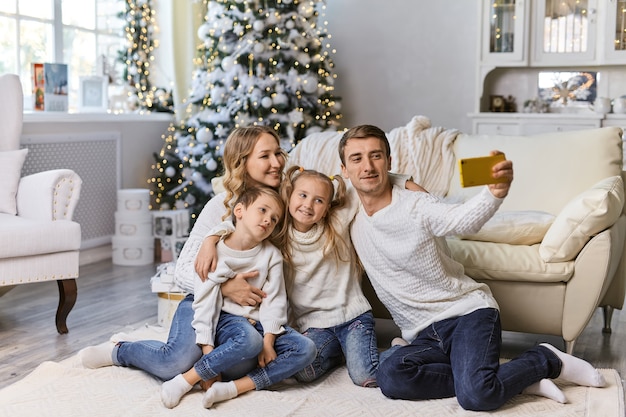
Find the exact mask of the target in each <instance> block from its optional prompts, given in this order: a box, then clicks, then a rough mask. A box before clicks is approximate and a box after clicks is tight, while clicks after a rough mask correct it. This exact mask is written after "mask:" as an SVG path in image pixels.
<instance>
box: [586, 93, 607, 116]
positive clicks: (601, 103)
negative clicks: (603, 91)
mask: <svg viewBox="0 0 626 417" xmlns="http://www.w3.org/2000/svg"><path fill="white" fill-rule="evenodd" d="M589 107H590V108H591V109H592V110H593V111H594V112H596V113H598V114H607V113H611V99H610V98H608V97H598V98H596V99H595V101H594V102H593V104H590V105H589Z"/></svg>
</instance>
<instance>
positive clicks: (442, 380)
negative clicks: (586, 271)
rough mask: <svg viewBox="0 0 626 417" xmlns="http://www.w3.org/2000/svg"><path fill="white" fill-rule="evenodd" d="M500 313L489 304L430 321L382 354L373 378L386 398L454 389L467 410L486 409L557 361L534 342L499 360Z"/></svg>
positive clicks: (552, 369) (556, 369)
mask: <svg viewBox="0 0 626 417" xmlns="http://www.w3.org/2000/svg"><path fill="white" fill-rule="evenodd" d="M501 343H502V330H501V327H500V313H499V311H498V310H496V309H493V308H485V309H481V310H477V311H474V312H473V313H470V314H467V315H465V316H461V317H455V318H451V319H447V320H442V321H440V322H436V323H433V324H432V325H430V326H429V327H427V328H426V329H424V330H422V331H421V332H420V333H418V335H417V337H416V338H415V340H413V341H412V342H411V344H410V345H408V346H396V347H395V349H394V348H392V350H391V352H390V353H389V354H388V355H381V356H382V361H381V363H380V368H379V370H378V375H377V381H378V385H379V386H380V388H381V391H382V392H383V394H385V396H387V397H389V398H400V399H405V400H425V399H434V398H446V397H453V396H455V395H456V397H457V401H458V402H459V404H460V405H461V407H463V408H464V409H466V410H473V411H489V410H495V409H497V408H499V407H501V406H502V405H503V404H504V403H505V402H506V401H507V400H509V399H510V398H512V397H513V396H515V395H517V394H519V393H521V392H522V390H523V389H524V388H526V387H528V386H530V385H532V384H534V383H535V382H538V381H540V380H541V379H543V378H556V377H558V376H559V374H560V373H561V361H560V360H559V359H558V357H557V356H556V355H555V354H554V353H553V352H552V351H550V350H549V349H548V348H545V347H543V346H535V347H533V348H531V349H529V350H527V351H526V352H524V353H522V354H521V355H520V356H518V357H517V358H515V359H513V360H511V361H510V362H507V363H504V364H502V365H500V363H499V359H500V346H501Z"/></svg>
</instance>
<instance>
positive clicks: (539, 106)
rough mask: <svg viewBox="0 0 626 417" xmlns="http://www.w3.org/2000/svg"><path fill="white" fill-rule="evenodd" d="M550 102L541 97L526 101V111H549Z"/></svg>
mask: <svg viewBox="0 0 626 417" xmlns="http://www.w3.org/2000/svg"><path fill="white" fill-rule="evenodd" d="M548 107H549V103H547V102H546V101H543V100H541V99H540V98H539V97H537V98H534V99H532V100H526V101H525V102H524V113H547V112H548Z"/></svg>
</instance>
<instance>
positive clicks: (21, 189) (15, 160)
mask: <svg viewBox="0 0 626 417" xmlns="http://www.w3.org/2000/svg"><path fill="white" fill-rule="evenodd" d="M0 91H2V99H1V100H0V177H1V178H2V181H3V185H2V188H0V295H4V294H6V293H7V292H8V291H9V290H10V289H12V288H14V287H15V286H16V285H21V284H29V283H37V282H43V281H52V280H55V281H57V284H58V288H59V305H58V308H57V313H56V327H57V331H58V332H59V333H67V331H68V329H67V325H66V318H67V316H68V314H69V312H70V311H71V309H72V307H73V306H74V303H75V302H76V296H77V288H76V280H75V279H76V278H77V277H78V265H79V260H78V255H79V249H80V243H81V231H80V225H79V224H78V223H76V222H74V221H72V216H73V214H74V209H75V208H76V204H77V203H78V199H79V196H80V189H81V184H82V181H81V179H80V177H79V176H78V175H77V174H76V173H75V172H74V171H72V170H69V169H55V170H50V171H45V172H38V173H35V174H32V175H28V176H25V177H21V170H22V165H23V163H24V161H25V159H26V157H27V152H28V151H27V149H20V135H21V131H22V118H23V114H22V113H23V94H22V87H21V84H20V81H19V78H18V77H17V76H16V75H12V74H7V75H2V76H0ZM4 296H10V293H9V295H4ZM1 314H2V311H1V310H0V315H1Z"/></svg>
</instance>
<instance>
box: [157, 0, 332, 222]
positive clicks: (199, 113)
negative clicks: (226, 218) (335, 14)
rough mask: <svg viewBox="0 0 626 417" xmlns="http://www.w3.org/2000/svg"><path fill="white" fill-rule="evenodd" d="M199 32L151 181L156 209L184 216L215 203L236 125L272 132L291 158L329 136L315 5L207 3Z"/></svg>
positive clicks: (273, 0)
mask: <svg viewBox="0 0 626 417" xmlns="http://www.w3.org/2000/svg"><path fill="white" fill-rule="evenodd" d="M205 4H206V6H207V13H206V15H205V20H204V23H203V24H202V25H201V26H200V28H199V29H198V37H199V38H200V40H201V43H200V45H199V47H198V49H197V51H198V53H197V61H196V62H195V65H196V69H195V71H194V74H193V79H192V88H191V90H192V91H191V93H190V96H189V97H188V99H187V100H186V105H187V107H186V113H185V114H184V115H183V117H181V119H182V121H181V122H179V123H177V124H172V125H171V126H170V128H169V130H168V132H167V134H166V135H165V144H164V146H163V149H162V150H161V152H160V153H159V154H158V155H155V160H156V163H155V165H154V166H153V168H154V170H155V177H154V178H152V179H151V180H150V182H151V184H152V188H153V191H154V201H155V203H156V205H157V206H158V208H159V209H162V210H167V209H183V208H185V209H189V210H190V212H191V216H192V222H193V221H194V220H195V218H196V216H197V215H198V214H199V213H200V211H201V210H202V207H203V206H204V204H205V203H206V202H207V201H208V200H209V199H210V198H211V197H212V196H213V195H214V193H213V188H212V185H211V179H212V178H213V177H215V176H217V175H221V174H222V173H223V172H222V158H221V156H222V148H223V145H224V142H225V141H226V138H227V137H228V135H229V133H230V132H231V131H232V130H233V129H234V128H236V127H240V126H249V125H253V124H257V125H265V126H272V127H273V128H274V129H275V130H276V132H277V133H278V135H279V137H280V138H281V146H282V147H283V148H284V149H285V150H287V151H289V150H290V149H291V148H292V147H293V146H294V145H295V144H296V143H298V142H299V141H300V140H301V139H302V138H304V137H305V136H306V135H309V134H311V133H313V132H317V131H323V130H336V129H337V128H338V126H339V121H340V119H341V114H340V103H339V98H338V97H336V96H334V82H335V78H336V75H335V74H334V73H333V68H334V65H333V62H332V59H331V54H332V51H331V49H330V45H328V44H327V43H325V42H327V38H329V35H328V33H327V31H326V29H325V26H323V25H321V26H320V24H319V23H318V19H319V17H320V14H321V13H322V12H323V10H324V8H325V3H324V1H323V0H254V1H244V0H212V1H206V0H205Z"/></svg>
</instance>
